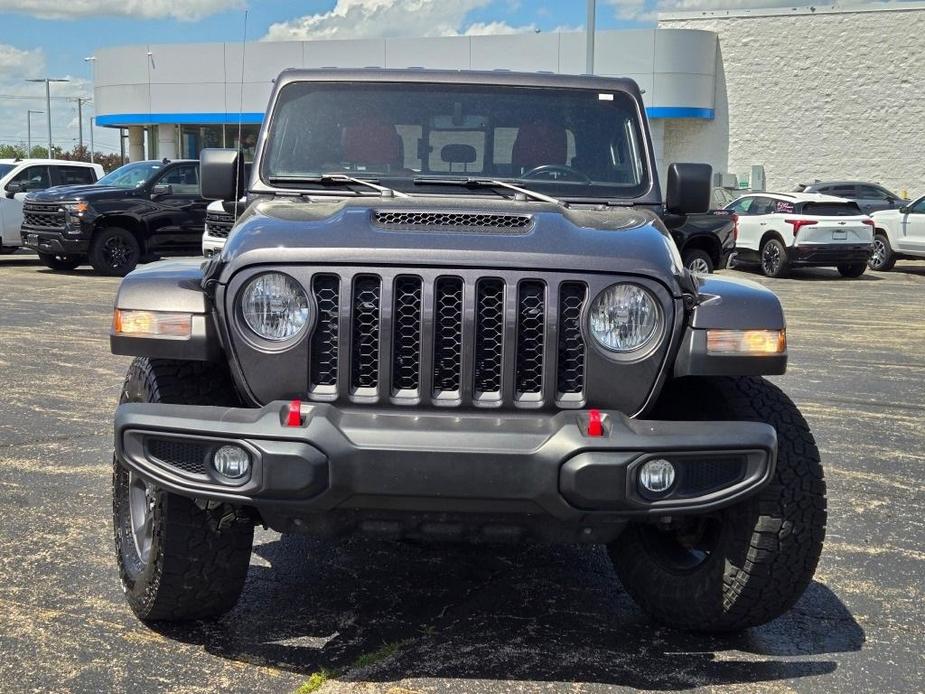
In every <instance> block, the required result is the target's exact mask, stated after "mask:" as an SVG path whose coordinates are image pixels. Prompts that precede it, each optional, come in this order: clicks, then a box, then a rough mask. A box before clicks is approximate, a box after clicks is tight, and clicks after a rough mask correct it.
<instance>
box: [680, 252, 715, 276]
mask: <svg viewBox="0 0 925 694" xmlns="http://www.w3.org/2000/svg"><path fill="white" fill-rule="evenodd" d="M682 257H683V260H684V267H686V268H687V269H688V270H690V271H691V272H702V273H704V274H710V273H711V272H713V259H712V258H711V257H710V254H709V253H707V252H706V251H704V250H701V249H699V248H691V249H689V250H686V251H684V255H683V256H682ZM695 264H696V265H697V266H698V268H700V269H698V270H694V268H693V267H692V265H695Z"/></svg>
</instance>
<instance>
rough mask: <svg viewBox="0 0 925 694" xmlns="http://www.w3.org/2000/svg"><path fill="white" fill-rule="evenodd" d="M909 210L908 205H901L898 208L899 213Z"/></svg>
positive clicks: (905, 212)
mask: <svg viewBox="0 0 925 694" xmlns="http://www.w3.org/2000/svg"><path fill="white" fill-rule="evenodd" d="M911 210H912V208H911V207H909V205H903V206H902V207H900V208H899V214H909V212H910V211H911Z"/></svg>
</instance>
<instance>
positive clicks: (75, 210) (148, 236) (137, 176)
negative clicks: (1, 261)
mask: <svg viewBox="0 0 925 694" xmlns="http://www.w3.org/2000/svg"><path fill="white" fill-rule="evenodd" d="M207 205H208V202H207V201H206V200H205V199H204V198H203V197H202V196H201V195H200V193H199V162H198V161H195V160H190V159H180V160H175V161H169V160H167V159H164V160H162V161H138V162H133V163H131V164H126V165H125V166H122V167H119V168H118V169H116V170H115V171H112V172H111V173H109V174H107V175H106V176H104V177H103V178H101V179H100V180H99V181H98V182H97V183H95V184H93V185H82V186H67V187H63V188H53V189H49V190H47V191H44V192H39V193H30V194H29V195H28V196H27V197H26V199H25V201H24V204H23V224H22V239H23V245H25V246H28V247H29V248H32V249H34V250H36V251H37V252H38V253H39V257H41V258H42V260H43V262H45V264H46V265H48V266H49V267H51V268H53V269H56V270H61V269H73V268H75V267H77V266H78V265H82V264H83V263H86V262H88V261H89V263H90V265H92V266H93V269H94V270H96V271H97V272H98V273H100V274H103V275H117V276H121V275H125V274H128V273H129V272H131V271H132V270H133V269H134V268H135V266H136V265H137V264H138V263H139V262H143V261H145V260H150V259H153V258H156V257H158V256H167V255H193V254H198V253H199V250H200V244H201V242H202V230H203V226H204V225H205V217H206V206H207Z"/></svg>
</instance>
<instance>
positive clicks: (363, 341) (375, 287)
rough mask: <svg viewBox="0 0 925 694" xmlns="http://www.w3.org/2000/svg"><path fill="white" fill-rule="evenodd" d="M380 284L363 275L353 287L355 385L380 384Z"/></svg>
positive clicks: (354, 386)
mask: <svg viewBox="0 0 925 694" xmlns="http://www.w3.org/2000/svg"><path fill="white" fill-rule="evenodd" d="M380 292H381V286H380V281H379V278H378V277H372V276H370V275H361V276H359V277H357V279H356V283H355V285H354V288H353V314H352V316H351V319H352V322H353V358H352V359H351V385H352V387H353V388H375V387H376V386H377V385H379V313H380V305H379V300H380Z"/></svg>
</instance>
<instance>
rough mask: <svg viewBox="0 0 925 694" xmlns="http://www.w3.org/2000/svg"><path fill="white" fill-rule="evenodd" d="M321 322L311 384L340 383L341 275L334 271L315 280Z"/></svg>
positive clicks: (314, 347) (314, 340) (314, 344)
mask: <svg viewBox="0 0 925 694" xmlns="http://www.w3.org/2000/svg"><path fill="white" fill-rule="evenodd" d="M312 292H313V293H314V295H315V305H316V306H317V309H318V323H317V325H316V326H315V332H314V335H313V336H312V344H311V352H312V359H311V370H310V374H309V382H310V385H311V388H313V389H314V388H317V387H318V386H334V385H337V350H338V346H339V344H340V343H339V340H338V337H339V335H338V317H339V315H340V312H339V311H338V306H339V305H340V279H339V278H338V277H336V276H334V275H318V276H316V277H315V279H314V281H313V282H312Z"/></svg>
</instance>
